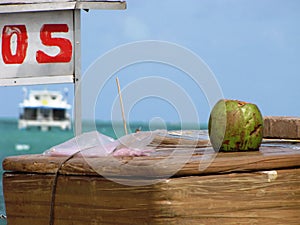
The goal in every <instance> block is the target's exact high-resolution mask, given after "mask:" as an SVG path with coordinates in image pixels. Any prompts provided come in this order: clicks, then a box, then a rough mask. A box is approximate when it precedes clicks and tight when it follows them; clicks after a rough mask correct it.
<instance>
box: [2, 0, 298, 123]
mask: <svg viewBox="0 0 300 225" xmlns="http://www.w3.org/2000/svg"><path fill="white" fill-rule="evenodd" d="M127 7H128V8H127V10H124V11H100V10H98V11H97V10H91V11H90V12H88V13H86V12H82V71H83V72H84V71H86V70H87V69H88V67H89V66H90V65H91V64H92V63H93V62H94V61H95V60H96V59H97V58H99V57H100V56H101V55H103V54H105V52H107V51H109V50H111V49H113V48H115V47H117V46H119V45H123V44H126V43H130V42H134V41H142V40H162V41H167V42H172V43H175V44H178V45H180V46H183V47H185V48H187V49H189V50H191V51H192V52H194V53H195V54H197V55H198V56H199V57H200V58H201V59H202V60H203V61H204V62H205V63H206V64H207V65H208V66H209V68H210V69H211V70H212V71H213V73H214V75H215V77H216V79H217V81H218V82H219V84H220V87H221V89H222V92H223V95H224V97H225V98H230V99H240V100H244V101H249V102H252V103H255V104H257V105H258V107H259V108H260V110H261V112H262V114H263V115H290V116H300V111H299V109H300V101H299V99H300V91H299V87H298V86H299V83H300V29H299V27H300V22H299V21H300V13H299V12H300V2H299V1H297V0H201V1H199V0H187V1H184V2H183V1H174V0H173V1H171V0H164V1H160V0H151V1H141V0H128V1H127ZM99 75H100V76H101V71H99ZM153 75H155V76H162V77H165V78H167V79H170V80H172V81H174V82H175V83H177V84H179V85H180V86H181V87H182V88H183V89H184V90H185V91H186V92H187V93H188V95H190V96H191V98H192V100H193V102H194V104H195V107H196V108H197V110H198V113H199V115H200V120H201V121H202V122H205V121H206V120H207V118H208V115H209V111H210V108H209V107H208V104H207V101H206V98H205V93H203V92H202V91H201V90H199V87H197V85H195V83H193V81H192V80H191V79H189V77H188V76H187V75H186V74H184V73H183V72H182V71H178V70H177V69H176V68H171V67H168V66H163V65H153V64H151V63H144V64H138V65H133V66H130V67H128V68H125V69H124V70H122V71H120V72H119V73H118V74H116V75H115V76H118V77H119V79H120V84H121V87H126V86H127V85H128V84H130V83H132V82H135V80H137V79H139V78H141V77H147V76H153ZM113 78H114V77H112V79H111V80H110V81H108V82H107V85H106V86H105V88H104V89H103V91H102V92H101V96H99V101H98V102H97V104H96V107H95V110H96V118H97V119H102V120H110V119H111V105H112V103H113V102H114V101H115V100H116V96H117V88H116V85H115V81H114V79H113ZM65 86H67V87H69V89H70V91H71V92H72V85H70V84H67V85H66V84H61V85H53V86H52V85H47V86H46V87H47V88H48V89H55V90H57V89H58V90H62V89H63V88H64V87H65ZM30 88H31V89H36V88H45V87H44V86H39V87H30ZM136 94H137V95H138V94H139V93H136ZM21 99H22V87H0V104H1V110H0V117H13V118H14V117H17V116H18V103H19V102H20V101H21ZM69 100H70V101H73V99H72V93H70V99H69ZM123 101H124V104H125V106H126V99H123ZM156 117H161V118H163V120H165V121H173V122H176V121H178V120H179V119H180V118H179V116H178V112H176V110H175V109H174V107H172V105H171V104H169V103H168V102H166V101H162V100H161V99H159V98H145V99H144V100H143V101H141V102H139V103H138V104H136V105H135V107H134V108H132V109H131V111H130V115H128V118H130V120H144V121H149V120H151V118H156ZM119 119H120V120H121V116H120V118H119Z"/></svg>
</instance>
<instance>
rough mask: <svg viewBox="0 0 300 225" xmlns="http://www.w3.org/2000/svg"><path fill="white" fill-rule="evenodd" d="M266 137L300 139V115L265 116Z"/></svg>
mask: <svg viewBox="0 0 300 225" xmlns="http://www.w3.org/2000/svg"><path fill="white" fill-rule="evenodd" d="M263 133H264V137H267V138H268V137H270V138H289V139H300V117H288V116H266V117H264V132H263Z"/></svg>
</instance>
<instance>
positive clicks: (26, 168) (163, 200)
mask: <svg viewBox="0 0 300 225" xmlns="http://www.w3.org/2000/svg"><path fill="white" fill-rule="evenodd" d="M177 150H178V151H181V150H182V152H183V153H184V151H185V150H186V149H181V150H180V149H177ZM170 152H172V151H171V149H168V150H163V151H158V152H156V153H154V154H152V155H151V156H147V157H136V158H133V157H126V158H122V159H118V160H120V161H122V162H123V163H124V164H123V165H127V164H131V165H132V166H135V168H136V169H132V168H129V169H127V170H120V166H117V164H115V165H114V164H110V163H109V162H108V161H107V159H106V158H92V159H90V160H92V161H93V160H94V161H95V162H97V163H98V164H99V165H102V167H101V169H100V170H102V172H106V174H114V173H115V172H116V171H119V173H117V174H118V176H117V177H114V181H116V180H117V181H119V182H126V183H131V185H125V184H120V183H117V182H114V181H111V180H109V179H106V178H104V177H102V176H100V175H99V174H98V173H96V172H95V171H94V170H93V168H91V167H90V165H89V164H87V162H86V161H85V160H84V159H83V158H82V157H75V158H72V159H70V160H69V161H68V162H66V163H65V164H64V165H63V166H62V167H61V169H60V172H59V175H58V177H57V178H58V179H57V186H56V189H55V190H56V192H55V199H54V201H53V198H52V197H53V196H52V191H53V184H54V179H55V172H56V171H57V169H58V167H59V165H60V164H61V163H62V162H63V160H64V158H63V157H46V156H43V155H27V156H14V157H9V158H6V159H5V160H4V162H3V168H4V170H6V171H7V172H5V174H4V177H3V188H4V197H5V204H6V211H7V221H8V225H24V224H30V225H45V224H49V219H50V206H51V202H52V203H53V206H54V207H53V208H54V214H53V219H54V223H53V224H55V225H71V224H72V225H95V224H101V225H102V224H114V225H118V224H122V225H123V224H124V225H143V224H151V225H152V224H153V225H166V224H168V225H169V224H170V225H173V224H174V225H175V224H176V225H181V224H182V225H183V224H189V225H190V224H195V225H199V224H249V225H250V224H276V225H277V224H285V225H286V224H295V225H296V224H299V221H300V146H299V145H297V144H290V145H286V144H285V143H282V144H280V143H279V144H276V145H274V146H271V145H270V144H268V145H265V146H262V147H261V148H260V151H254V152H235V153H218V154H217V156H216V157H215V158H214V160H212V161H210V163H209V166H208V167H207V168H206V169H205V170H199V163H200V159H201V157H202V156H203V154H204V153H205V156H206V157H205V159H209V157H210V156H213V155H214V153H213V151H211V149H210V148H199V149H196V151H195V152H194V154H193V156H192V157H191V158H190V159H189V160H188V162H187V163H186V164H185V165H184V166H183V167H182V168H181V169H180V170H179V171H177V173H176V174H174V175H173V176H172V177H169V178H165V179H162V178H163V177H164V176H166V175H167V174H168V173H169V172H170V169H172V168H175V166H176V163H177V162H179V161H180V158H181V156H180V154H179V155H176V156H173V157H174V160H173V161H172V162H171V163H170V164H169V165H165V164H164V163H158V161H159V160H162V159H164V158H165V157H170ZM205 159H203V158H202V160H204V161H202V163H203V162H205ZM100 172H101V171H100ZM149 179H153V180H156V181H157V182H155V183H153V184H151V185H142V186H134V184H137V182H139V181H140V180H149Z"/></svg>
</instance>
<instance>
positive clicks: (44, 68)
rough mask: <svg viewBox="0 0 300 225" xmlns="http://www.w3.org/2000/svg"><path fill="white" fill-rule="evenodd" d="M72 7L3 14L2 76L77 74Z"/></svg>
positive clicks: (0, 29)
mask: <svg viewBox="0 0 300 225" xmlns="http://www.w3.org/2000/svg"><path fill="white" fill-rule="evenodd" d="M73 17H74V15H73V10H64V11H48V12H24V13H5V14H0V80H1V79H7V78H12V79H14V78H30V77H31V78H32V77H42V76H47V77H48V76H53V77H54V76H66V75H69V76H73V75H74V28H73V24H74V21H73Z"/></svg>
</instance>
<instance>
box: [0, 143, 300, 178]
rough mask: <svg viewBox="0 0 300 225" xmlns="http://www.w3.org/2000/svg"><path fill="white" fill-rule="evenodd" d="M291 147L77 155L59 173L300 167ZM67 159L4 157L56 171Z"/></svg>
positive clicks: (20, 167)
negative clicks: (115, 155) (203, 167)
mask: <svg viewBox="0 0 300 225" xmlns="http://www.w3.org/2000/svg"><path fill="white" fill-rule="evenodd" d="M290 146H291V147H290V148H287V147H285V146H283V147H280V146H277V147H276V146H272V147H269V146H263V147H261V148H260V151H253V152H231V153H223V152H222V153H215V152H214V151H213V150H212V148H201V149H196V151H195V152H194V154H193V156H192V157H191V158H188V157H189V154H190V153H191V152H190V150H188V149H176V151H177V153H176V154H173V155H172V154H171V153H172V152H173V151H174V149H173V148H170V149H163V150H159V151H157V152H155V153H153V154H152V155H150V156H146V157H124V158H116V157H97V158H83V157H74V158H72V159H70V160H69V161H67V162H66V163H65V164H64V165H63V166H62V167H61V169H60V173H61V174H74V175H75V174H77V175H97V174H99V173H100V174H105V175H107V176H121V177H122V176H125V177H128V176H129V177H130V176H132V177H149V178H160V177H165V176H169V175H170V174H171V175H172V171H174V170H175V169H176V168H177V167H178V166H181V167H182V168H181V167H180V168H179V169H180V170H179V171H177V173H176V174H175V176H188V175H202V174H212V173H229V172H242V171H257V170H267V169H282V168H293V167H300V151H299V148H300V147H298V148H297V146H299V145H290ZM293 146H294V147H293ZM178 152H179V153H178ZM184 158H187V159H188V160H187V162H186V163H185V162H183V159H184ZM65 159H66V158H65V157H48V156H44V155H24V156H12V157H8V158H6V159H4V161H3V169H4V170H7V171H18V172H31V173H55V172H56V171H57V169H58V168H59V167H60V164H62V163H63V161H64V160H65ZM166 160H168V161H166ZM166 163H168V164H167V165H166ZM206 164H207V168H206V169H205V170H202V169H199V166H201V165H206ZM91 165H92V166H91ZM95 169H96V171H95Z"/></svg>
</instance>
